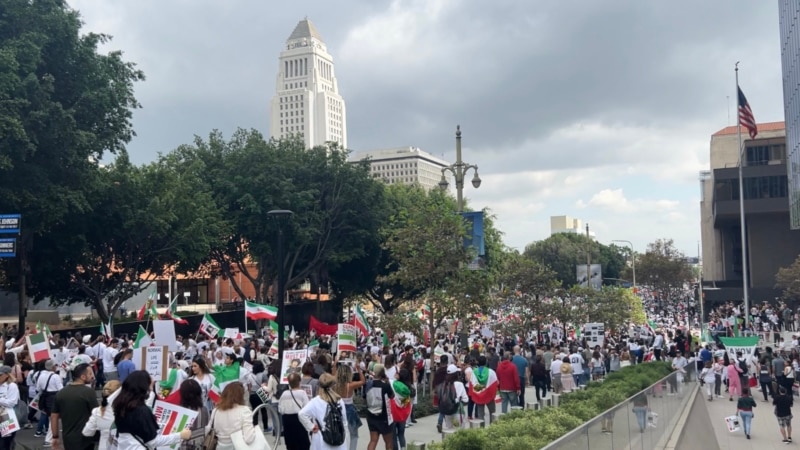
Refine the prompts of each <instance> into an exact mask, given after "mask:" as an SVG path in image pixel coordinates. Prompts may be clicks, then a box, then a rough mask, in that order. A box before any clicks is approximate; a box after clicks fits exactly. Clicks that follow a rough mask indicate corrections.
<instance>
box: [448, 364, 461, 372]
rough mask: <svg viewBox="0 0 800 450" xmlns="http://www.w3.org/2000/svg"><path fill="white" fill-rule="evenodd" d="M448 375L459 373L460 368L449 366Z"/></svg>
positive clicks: (453, 365)
mask: <svg viewBox="0 0 800 450" xmlns="http://www.w3.org/2000/svg"><path fill="white" fill-rule="evenodd" d="M447 373H448V374H450V373H458V367H456V365H455V364H450V365H449V366H447Z"/></svg>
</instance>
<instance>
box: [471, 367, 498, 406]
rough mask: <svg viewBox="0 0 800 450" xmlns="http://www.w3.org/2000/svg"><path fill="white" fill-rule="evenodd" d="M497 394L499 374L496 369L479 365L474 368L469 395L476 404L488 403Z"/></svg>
mask: <svg viewBox="0 0 800 450" xmlns="http://www.w3.org/2000/svg"><path fill="white" fill-rule="evenodd" d="M496 396H497V374H496V373H495V372H494V370H492V369H490V368H488V367H486V366H479V367H476V368H474V369H473V370H472V377H471V378H470V380H469V397H470V398H471V399H472V401H473V402H475V404H476V405H488V404H489V403H491V402H493V401H494V400H495V397H496Z"/></svg>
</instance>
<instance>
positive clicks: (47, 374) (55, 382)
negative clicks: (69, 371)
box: [34, 359, 64, 444]
mask: <svg viewBox="0 0 800 450" xmlns="http://www.w3.org/2000/svg"><path fill="white" fill-rule="evenodd" d="M57 370H58V366H56V363H55V362H54V361H53V360H52V359H48V360H47V361H45V362H44V370H41V371H39V373H38V374H36V392H37V393H38V394H39V424H38V425H37V427H36V433H35V434H34V436H36V437H42V436H45V435H46V436H45V444H48V443H50V435H51V434H50V432H51V431H52V430H48V428H49V425H50V412H51V411H53V405H54V404H55V401H56V394H57V393H58V391H60V390H61V389H62V388H63V387H64V383H63V380H62V379H61V376H60V375H59V374H58V373H56V371H57Z"/></svg>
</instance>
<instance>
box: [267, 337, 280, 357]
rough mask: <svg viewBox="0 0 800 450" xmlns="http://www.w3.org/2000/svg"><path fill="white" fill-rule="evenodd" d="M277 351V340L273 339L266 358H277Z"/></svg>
mask: <svg viewBox="0 0 800 450" xmlns="http://www.w3.org/2000/svg"><path fill="white" fill-rule="evenodd" d="M279 350H280V348H279V347H278V340H277V339H275V340H274V341H272V345H271V346H270V347H269V350H267V356H269V357H270V358H277V357H278V351H279Z"/></svg>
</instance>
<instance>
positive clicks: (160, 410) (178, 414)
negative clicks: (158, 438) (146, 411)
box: [153, 400, 198, 448]
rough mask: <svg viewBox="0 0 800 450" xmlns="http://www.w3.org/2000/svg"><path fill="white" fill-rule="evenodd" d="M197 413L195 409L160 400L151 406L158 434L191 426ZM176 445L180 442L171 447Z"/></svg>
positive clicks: (177, 431)
mask: <svg viewBox="0 0 800 450" xmlns="http://www.w3.org/2000/svg"><path fill="white" fill-rule="evenodd" d="M197 413H198V412H197V411H192V410H191V409H188V408H183V407H180V406H178V405H173V404H172V403H167V402H164V401H161V400H157V401H156V403H155V406H154V407H153V415H154V416H156V423H157V424H158V434H159V435H162V436H166V435H168V434H172V433H180V432H181V431H183V430H185V429H187V428H191V426H192V424H193V423H194V421H195V419H196V418H197ZM178 445H180V444H175V445H174V446H173V448H175V447H177V446H178Z"/></svg>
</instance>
